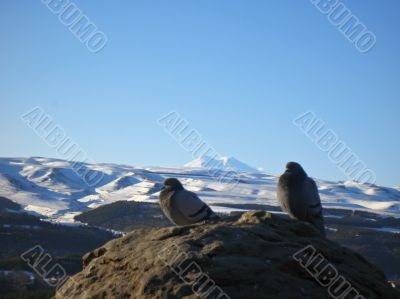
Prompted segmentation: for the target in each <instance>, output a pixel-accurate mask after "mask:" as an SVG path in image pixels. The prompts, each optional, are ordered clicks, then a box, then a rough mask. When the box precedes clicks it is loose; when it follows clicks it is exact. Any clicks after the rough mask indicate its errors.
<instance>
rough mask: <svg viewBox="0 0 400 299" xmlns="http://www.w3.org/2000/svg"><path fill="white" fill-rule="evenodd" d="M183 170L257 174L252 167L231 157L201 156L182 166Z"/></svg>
mask: <svg viewBox="0 0 400 299" xmlns="http://www.w3.org/2000/svg"><path fill="white" fill-rule="evenodd" d="M184 167H185V168H197V169H219V170H225V171H232V170H233V171H237V172H250V173H253V172H258V170H257V169H256V168H254V167H251V166H249V165H247V164H245V163H243V162H240V161H239V160H237V159H235V158H233V157H209V156H202V157H199V158H197V159H195V160H193V161H191V162H189V163H187V164H185V165H184Z"/></svg>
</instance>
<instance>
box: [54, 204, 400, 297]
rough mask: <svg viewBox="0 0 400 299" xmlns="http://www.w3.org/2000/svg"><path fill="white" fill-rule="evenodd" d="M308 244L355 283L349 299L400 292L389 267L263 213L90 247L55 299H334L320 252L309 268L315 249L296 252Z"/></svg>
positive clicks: (144, 233)
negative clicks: (387, 270) (390, 277)
mask: <svg viewBox="0 0 400 299" xmlns="http://www.w3.org/2000/svg"><path fill="white" fill-rule="evenodd" d="M311 246H312V247H311ZM304 248H315V250H316V251H315V252H314V253H313V254H314V255H313V256H316V255H317V254H321V255H320V257H321V256H322V257H323V258H324V262H323V263H322V264H320V265H319V266H318V265H317V266H316V269H317V272H318V270H321V269H322V268H323V266H324V265H327V264H328V263H331V265H332V267H334V268H335V269H336V270H337V272H338V275H342V277H343V279H342V280H340V281H338V283H339V282H342V281H345V282H348V283H349V285H351V286H352V287H353V289H352V291H351V293H350V294H349V295H347V296H346V297H344V298H346V299H347V298H356V297H357V296H356V291H357V292H359V293H360V294H361V295H362V296H363V297H358V299H361V298H385V299H386V298H387V299H396V298H400V293H399V292H398V291H396V290H395V289H394V288H392V287H391V285H390V284H389V283H388V282H387V281H386V278H385V276H384V274H383V272H382V271H381V270H380V269H378V268H377V267H375V266H374V265H372V264H371V263H369V262H368V261H367V260H365V259H364V258H363V257H361V256H360V255H358V254H357V253H355V252H353V251H351V250H349V249H346V248H343V247H341V246H340V245H339V244H337V243H335V242H332V241H329V240H327V239H324V238H322V237H321V236H320V235H319V233H318V231H316V230H315V229H314V228H313V227H312V226H311V225H309V224H307V223H304V222H300V221H294V220H288V219H281V218H279V217H278V216H276V215H272V214H270V213H267V212H263V211H252V212H245V213H243V214H238V215H236V216H232V217H227V218H226V219H223V220H222V221H219V222H208V223H200V224H196V225H192V226H185V227H168V228H161V229H140V230H135V231H132V232H131V233H129V234H127V235H126V236H124V237H122V238H119V239H116V240H113V241H110V242H109V243H107V244H106V245H104V246H103V247H101V248H99V249H96V250H95V251H93V252H91V253H88V254H87V255H86V256H85V257H84V261H83V263H84V269H83V271H82V272H80V273H78V274H76V275H75V276H73V277H72V278H71V279H70V280H68V281H67V282H66V283H65V284H64V285H63V286H62V287H61V288H60V289H59V290H58V292H57V294H56V296H55V298H57V299H59V298H60V299H61V298H93V299H100V298H141V299H145V298H146V299H147V298H149V299H150V298H152V299H154V298H166V299H169V298H185V299H192V298H193V299H194V298H207V299H208V298H210V299H211V298H220V299H226V298H232V299H234V298H238V299H239V298H240V299H246V298H248V299H257V298H288V299H290V298H293V299H296V298H304V299H306V298H309V299H314V298H315V299H317V298H318V299H320V298H331V297H329V293H328V289H329V285H328V286H326V287H324V286H321V284H320V283H318V281H317V279H316V278H315V277H313V276H312V274H313V273H316V272H315V271H314V272H313V271H312V268H313V267H314V266H315V264H316V262H315V261H317V260H318V258H317V259H316V260H314V262H311V263H310V265H309V267H308V269H309V270H311V271H310V272H311V273H309V272H307V271H306V270H305V269H304V268H303V267H302V266H301V265H300V262H303V263H305V262H306V261H311V256H312V255H310V254H308V255H307V253H310V250H306V251H303V253H304V254H297V255H295V256H296V257H297V259H298V260H300V261H296V260H295V258H294V257H293V255H294V254H295V253H296V252H299V251H301V250H302V249H304ZM321 265H322V266H321ZM327 269H328V268H327ZM324 273H326V272H324ZM328 274H329V273H328ZM328 276H329V275H328ZM317 278H319V279H320V280H321V279H323V278H324V275H323V274H322V275H320V276H317ZM207 279H208V283H206V284H205V285H204V286H203V287H202V284H203V283H204V282H206V280H207ZM184 280H185V281H184ZM329 281H330V279H329V278H327V279H326V280H325V282H327V284H328V282H329ZM323 282H324V281H323ZM334 286H336V284H335V285H334ZM332 288H333V287H331V290H332ZM207 291H208V292H209V293H207Z"/></svg>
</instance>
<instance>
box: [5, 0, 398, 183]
mask: <svg viewBox="0 0 400 299" xmlns="http://www.w3.org/2000/svg"><path fill="white" fill-rule="evenodd" d="M343 2H344V3H345V4H346V6H347V7H348V8H349V9H350V10H351V11H352V13H353V14H354V15H355V16H357V17H358V19H360V20H361V21H362V22H363V23H364V24H365V25H366V26H367V27H368V29H369V30H370V31H372V32H373V33H374V34H375V35H376V38H377V43H376V46H375V47H374V48H373V49H372V50H371V51H370V52H368V53H365V54H361V53H359V52H358V51H357V49H356V48H355V47H354V45H353V44H352V43H350V42H348V41H347V39H346V38H345V37H344V36H343V35H342V34H341V33H340V32H339V31H338V29H337V28H336V27H334V26H333V25H331V24H330V23H329V21H328V19H327V17H326V16H325V15H323V14H321V13H320V12H319V10H318V9H317V8H316V7H315V6H314V5H313V4H312V3H311V2H310V1H295V0H292V1H289V0H279V1H278V0H275V1H264V0H263V1H261V0H259V1H251V2H249V1H232V0H230V1H226V0H221V1H215V0H202V1H187V0H186V1H174V0H171V1H144V0H143V1H100V0H99V1H75V3H76V5H77V6H78V7H79V8H80V9H82V11H83V12H84V13H85V14H86V15H87V16H88V17H89V18H90V19H91V20H92V21H93V22H94V23H95V24H96V26H97V27H98V28H99V29H100V30H101V31H103V32H104V33H105V34H106V35H107V37H108V43H107V45H106V47H105V48H104V49H103V50H102V51H100V52H99V53H96V54H94V53H91V52H90V51H88V50H87V48H86V47H85V45H84V44H82V43H80V42H79V41H78V40H77V39H76V37H75V36H74V35H73V34H72V33H71V32H70V31H69V30H68V28H66V27H65V26H64V25H63V24H62V23H61V22H60V21H59V20H58V18H57V16H55V15H54V14H53V13H52V12H51V11H50V10H49V9H48V8H47V7H46V6H45V5H44V4H42V2H41V1H39V0H37V1H15V0H3V1H1V3H0V41H1V47H0V76H1V78H0V79H1V80H0V99H1V102H0V103H1V104H0V108H1V109H0V111H1V117H0V125H1V128H2V129H1V130H0V138H1V140H2V144H1V147H0V156H5V157H15V156H46V157H58V156H57V153H56V152H55V151H54V149H52V148H50V147H48V146H47V145H46V143H45V142H44V141H43V140H42V139H40V138H39V137H38V136H36V135H35V133H34V132H33V131H32V130H31V129H30V128H29V127H27V126H26V125H25V124H24V123H23V122H22V121H21V119H20V115H21V114H23V113H24V112H26V111H27V110H29V109H31V108H33V107H35V106H41V107H43V109H45V110H46V112H47V113H48V114H50V115H51V116H52V117H53V119H54V120H55V122H56V123H57V124H59V125H60V126H62V128H63V129H64V130H65V131H66V132H67V134H68V135H69V136H71V137H72V138H73V139H74V140H75V141H76V142H77V143H78V144H79V145H80V146H81V147H82V148H83V149H85V150H86V151H87V152H88V153H89V155H90V156H91V157H93V159H94V160H96V161H98V162H114V163H126V164H133V165H165V166H167V165H182V164H184V163H185V162H187V161H189V160H191V153H189V152H186V151H184V150H183V149H182V148H181V147H180V146H179V144H178V143H177V142H175V141H174V140H173V139H172V138H171V137H170V136H169V135H168V134H166V133H165V132H164V131H163V129H162V128H160V126H158V124H157V119H158V118H159V117H161V116H162V115H164V114H166V113H168V112H169V111H171V110H176V111H178V112H179V113H180V114H181V115H182V116H183V117H184V118H185V119H187V120H188V121H189V123H190V126H191V127H193V128H195V129H197V130H198V131H199V132H200V133H201V134H202V136H203V138H204V140H206V141H207V143H208V144H210V145H212V146H213V147H214V148H215V149H216V150H217V151H218V152H219V153H221V154H223V155H230V156H234V157H236V158H238V159H239V160H242V161H244V162H246V163H248V164H250V165H254V166H258V167H263V168H264V169H265V170H266V171H267V172H270V173H274V174H278V173H281V172H282V171H283V168H284V164H285V163H286V162H287V161H289V160H295V161H299V162H300V163H302V164H303V165H304V167H305V169H306V170H307V172H308V173H309V174H310V175H311V176H314V177H319V178H323V179H332V180H343V179H346V176H345V175H344V174H343V173H342V172H341V171H340V170H339V169H338V168H337V167H336V165H335V164H333V163H332V162H331V161H330V160H329V159H328V157H327V154H326V153H324V152H322V151H321V150H319V149H318V147H317V146H315V144H313V143H312V142H311V141H310V140H309V139H308V138H307V137H306V136H305V135H304V134H303V133H302V132H301V131H300V130H299V128H298V127H296V126H294V125H293V123H292V120H293V118H295V117H296V116H298V115H300V114H302V113H304V112H305V111H307V110H312V111H314V112H315V113H316V114H317V116H318V117H320V118H321V119H323V120H324V121H325V123H326V125H327V126H328V127H329V128H331V129H332V130H334V131H335V132H336V133H337V134H338V136H339V138H340V139H341V140H343V141H345V142H346V144H347V145H348V146H349V147H350V148H351V149H352V150H353V151H354V153H356V154H357V155H358V156H359V157H360V158H361V159H362V160H363V161H364V162H365V163H366V164H367V166H368V167H369V168H371V169H373V170H374V172H375V173H376V175H377V183H378V184H382V185H388V186H398V185H400V178H399V175H398V169H399V167H400V158H399V152H400V139H399V128H400V118H399V112H400V109H399V108H400V82H399V81H400V60H399V53H400V42H399V39H398V36H399V33H400V19H399V18H398V14H397V12H398V11H399V9H400V3H399V1H396V0H387V1H384V2H381V1H372V0H366V1H362V2H358V1H343Z"/></svg>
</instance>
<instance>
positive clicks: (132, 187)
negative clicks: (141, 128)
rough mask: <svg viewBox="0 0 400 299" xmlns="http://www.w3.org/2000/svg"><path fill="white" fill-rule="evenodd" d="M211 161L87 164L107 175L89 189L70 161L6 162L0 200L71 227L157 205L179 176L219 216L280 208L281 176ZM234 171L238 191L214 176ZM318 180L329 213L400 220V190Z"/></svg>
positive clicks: (1, 164)
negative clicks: (125, 206)
mask: <svg viewBox="0 0 400 299" xmlns="http://www.w3.org/2000/svg"><path fill="white" fill-rule="evenodd" d="M208 161H209V160H208ZM206 162H207V158H205V159H203V160H201V159H196V160H194V161H192V162H190V163H188V164H186V165H185V166H184V167H181V168H171V167H150V168H143V167H141V168H138V167H134V166H128V165H116V164H85V163H81V165H80V167H81V168H80V169H86V170H90V171H92V172H94V173H96V174H100V175H101V180H100V181H99V183H98V184H97V185H95V186H89V185H87V184H86V183H85V182H84V180H82V178H81V177H80V176H79V175H77V174H76V173H75V171H74V170H73V168H72V166H73V165H72V164H73V163H72V162H69V161H65V160H59V159H48V158H41V157H33V158H0V196H3V197H6V198H9V199H11V200H13V201H15V202H17V203H18V204H20V205H22V206H23V208H24V209H25V210H26V211H30V212H32V213H36V214H39V215H43V216H46V217H49V218H50V219H52V220H54V221H63V222H68V221H72V218H73V216H75V215H77V214H79V213H80V212H82V211H83V210H87V209H88V208H95V207H98V206H101V205H104V204H108V203H112V202H115V201H119V200H134V201H146V202H157V201H158V194H159V191H160V188H161V186H162V181H163V180H164V178H166V177H177V178H179V179H180V180H181V181H182V183H183V184H184V186H185V187H186V188H187V189H189V190H192V191H194V192H197V193H198V194H199V195H200V197H201V198H202V199H203V200H204V201H206V202H207V203H208V204H210V205H211V206H212V208H213V209H215V210H217V211H229V210H235V209H237V208H238V206H236V207H234V206H232V205H233V204H235V205H238V204H242V205H243V204H259V205H269V206H277V205H278V203H277V200H276V184H277V180H278V177H276V176H273V175H269V174H267V173H264V172H259V171H257V170H256V169H254V168H252V167H251V166H248V165H246V164H244V163H242V162H240V161H238V160H236V159H234V158H229V159H228V158H225V159H221V160H217V161H216V162H222V163H218V164H217V165H219V166H218V167H219V173H218V174H216V173H215V172H210V171H209V168H208V167H209V166H207V165H208V164H205V163H206ZM211 162H214V161H211ZM221 165H222V166H221ZM232 169H233V170H235V171H240V172H241V173H240V182H239V183H238V184H237V185H235V186H234V188H232V185H229V184H228V183H226V182H225V183H221V182H219V181H218V180H216V177H215V176H214V175H220V173H221V172H224V171H232ZM316 181H317V184H318V186H319V192H320V195H321V199H322V204H323V206H324V207H325V208H338V209H347V210H349V209H350V210H363V211H370V212H375V213H381V214H386V215H393V216H396V217H397V216H398V217H400V191H399V190H398V189H396V188H387V187H380V186H375V185H362V184H358V183H355V182H352V181H345V182H329V181H323V180H316Z"/></svg>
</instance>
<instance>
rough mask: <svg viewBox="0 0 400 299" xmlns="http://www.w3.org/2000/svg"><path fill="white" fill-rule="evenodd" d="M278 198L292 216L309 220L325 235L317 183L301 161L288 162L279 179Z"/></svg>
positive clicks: (284, 209)
mask: <svg viewBox="0 0 400 299" xmlns="http://www.w3.org/2000/svg"><path fill="white" fill-rule="evenodd" d="M277 198H278V201H279V204H280V206H281V208H282V210H283V211H284V212H286V213H288V214H289V216H290V217H291V218H295V219H298V220H302V221H306V222H309V223H310V224H312V225H313V226H315V227H316V228H317V229H318V230H319V231H320V232H321V233H322V235H324V236H325V227H324V218H323V215H322V206H321V200H320V197H319V193H318V188H317V185H316V184H315V181H314V180H313V179H312V178H310V177H308V176H307V173H306V172H305V171H304V169H303V167H301V165H300V164H299V163H296V162H289V163H287V164H286V171H285V172H284V173H283V174H282V175H281V176H280V178H279V181H278V188H277Z"/></svg>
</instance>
